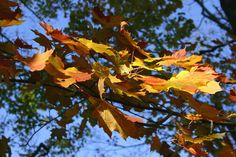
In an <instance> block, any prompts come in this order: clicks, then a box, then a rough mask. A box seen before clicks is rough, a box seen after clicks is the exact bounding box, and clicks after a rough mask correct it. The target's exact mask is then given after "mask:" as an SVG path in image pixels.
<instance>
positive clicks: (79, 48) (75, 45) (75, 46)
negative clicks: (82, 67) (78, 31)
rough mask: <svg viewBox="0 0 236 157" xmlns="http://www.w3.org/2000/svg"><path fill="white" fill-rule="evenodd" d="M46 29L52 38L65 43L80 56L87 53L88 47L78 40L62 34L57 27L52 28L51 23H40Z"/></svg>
mask: <svg viewBox="0 0 236 157" xmlns="http://www.w3.org/2000/svg"><path fill="white" fill-rule="evenodd" d="M40 25H41V26H42V27H43V28H44V29H45V30H46V31H47V34H48V35H50V36H51V37H52V38H53V39H55V40H57V41H60V42H62V43H63V44H65V45H67V46H68V47H69V48H70V49H71V50H73V51H76V52H77V53H78V54H80V55H82V56H86V55H88V54H89V48H88V47H87V46H85V45H83V44H82V43H80V42H79V41H76V40H75V39H73V38H70V37H69V36H67V35H65V34H62V33H61V31H59V30H58V29H54V28H53V27H52V26H51V25H49V24H47V23H41V24H40Z"/></svg>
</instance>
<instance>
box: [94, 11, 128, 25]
mask: <svg viewBox="0 0 236 157" xmlns="http://www.w3.org/2000/svg"><path fill="white" fill-rule="evenodd" d="M92 14H93V17H94V18H95V19H96V20H97V21H98V22H99V23H101V24H102V25H103V26H104V27H106V28H112V27H114V26H119V25H120V22H121V21H123V20H124V18H123V17H121V16H113V15H108V16H105V15H104V14H103V12H102V11H101V10H100V8H99V7H95V8H94V9H93V10H92Z"/></svg>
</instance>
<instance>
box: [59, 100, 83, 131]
mask: <svg viewBox="0 0 236 157" xmlns="http://www.w3.org/2000/svg"><path fill="white" fill-rule="evenodd" d="M79 109H80V108H79V105H78V104H75V105H74V106H73V107H72V108H70V109H68V110H66V112H65V113H64V114H63V117H62V119H61V120H59V121H57V124H58V125H60V126H62V127H65V125H66V124H68V123H71V122H72V118H73V117H74V116H75V115H77V114H78V113H79Z"/></svg>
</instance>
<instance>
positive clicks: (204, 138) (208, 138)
mask: <svg viewBox="0 0 236 157" xmlns="http://www.w3.org/2000/svg"><path fill="white" fill-rule="evenodd" d="M224 136H225V133H215V134H210V135H207V136H202V137H196V138H192V137H191V136H186V135H183V138H184V140H185V141H188V142H191V143H194V144H201V143H203V142H204V141H213V140H215V139H223V137H224Z"/></svg>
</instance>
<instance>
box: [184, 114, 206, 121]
mask: <svg viewBox="0 0 236 157" xmlns="http://www.w3.org/2000/svg"><path fill="white" fill-rule="evenodd" d="M184 117H185V118H186V119H188V120H191V121H198V120H202V119H203V118H202V115H201V114H187V115H185V116H184Z"/></svg>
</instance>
